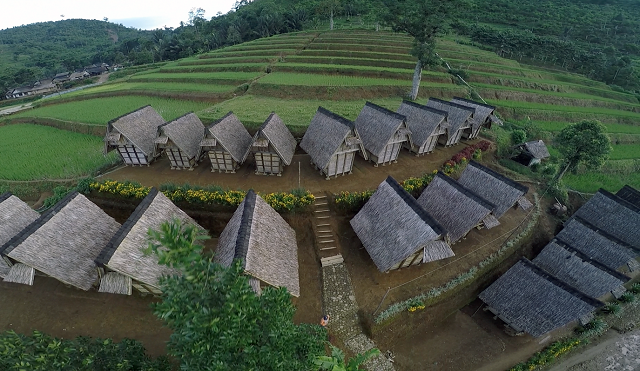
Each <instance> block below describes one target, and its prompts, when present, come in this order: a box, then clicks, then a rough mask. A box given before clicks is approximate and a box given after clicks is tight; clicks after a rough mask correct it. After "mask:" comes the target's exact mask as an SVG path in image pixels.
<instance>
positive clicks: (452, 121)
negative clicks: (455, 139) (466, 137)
mask: <svg viewBox="0 0 640 371" xmlns="http://www.w3.org/2000/svg"><path fill="white" fill-rule="evenodd" d="M427 107H431V108H435V109H438V110H441V111H445V112H447V113H448V114H449V115H448V116H447V122H449V130H448V132H449V135H452V134H453V133H455V132H456V131H458V130H460V129H462V128H465V127H469V126H471V120H472V117H473V113H474V112H475V109H473V108H471V107H467V106H463V105H461V104H457V103H452V102H447V101H443V100H441V99H438V98H429V100H428V101H427Z"/></svg>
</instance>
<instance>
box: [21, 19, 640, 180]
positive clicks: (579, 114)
mask: <svg viewBox="0 0 640 371" xmlns="http://www.w3.org/2000/svg"><path fill="white" fill-rule="evenodd" d="M469 44H470V42H469V40H467V39H464V38H462V37H450V38H444V39H441V40H439V43H438V52H439V54H440V56H441V57H442V58H443V59H444V60H446V61H447V62H448V63H449V64H450V65H451V66H452V68H454V69H456V70H458V71H460V73H462V74H463V75H464V76H465V80H466V81H467V82H468V83H469V84H470V85H471V86H472V88H469V87H467V86H465V85H463V84H462V83H461V82H459V81H458V79H457V78H455V77H454V76H452V75H450V74H448V73H447V72H446V70H445V69H444V68H441V67H438V68H434V69H432V70H430V71H425V72H424V73H423V78H422V85H421V89H420V95H419V99H418V101H419V102H420V103H424V102H426V100H427V99H428V98H429V97H438V98H444V99H449V98H451V97H453V96H463V97H471V98H474V99H477V98H478V97H482V98H484V99H485V100H486V101H487V102H488V103H489V104H493V105H495V106H496V107H497V112H498V113H499V115H501V116H502V117H503V118H504V119H506V120H508V121H510V122H513V123H515V124H516V125H524V124H526V123H534V124H535V125H537V126H538V127H539V128H540V129H541V130H543V131H547V132H549V133H550V134H546V135H545V137H546V138H548V139H550V138H551V137H552V133H553V132H557V131H559V130H561V129H562V127H564V126H565V125H567V124H568V123H572V122H576V121H579V120H582V119H593V118H596V119H598V120H600V121H602V122H603V123H604V124H605V125H606V127H607V129H608V130H609V132H610V133H611V135H612V137H613V138H614V142H615V143H617V145H616V147H615V148H614V152H613V153H612V156H611V160H610V161H609V162H608V163H607V165H606V166H605V169H604V170H603V171H604V172H605V173H606V172H610V174H614V175H611V176H609V177H608V178H607V179H612V178H613V179H625V181H626V180H628V181H629V182H631V183H633V184H634V185H636V186H640V184H639V183H638V179H636V178H633V177H627V175H628V174H631V173H633V171H635V170H637V169H636V168H635V167H634V166H636V165H634V164H635V162H634V161H636V160H637V159H640V153H639V152H640V151H638V149H639V148H638V145H640V105H639V104H638V100H637V98H636V97H635V96H634V95H631V94H626V93H622V92H618V91H614V90H612V89H611V88H609V87H608V86H607V85H605V84H604V83H600V82H596V81H593V80H590V79H588V78H586V77H584V76H581V75H577V74H570V73H565V72H560V71H555V70H550V69H546V68H539V67H534V66H529V65H524V64H521V63H518V62H516V61H513V60H510V59H504V58H501V57H499V56H497V55H496V54H495V53H492V52H488V51H485V50H480V49H478V48H476V47H474V46H471V45H469ZM410 46H411V38H409V37H407V36H404V35H399V34H394V33H390V32H373V31H364V30H349V31H347V30H344V31H332V32H320V31H317V32H299V33H292V34H283V35H278V36H273V37H270V38H265V39H259V40H255V41H252V42H248V43H243V44H239V45H235V46H232V47H228V48H223V49H219V50H216V51H214V52H211V53H207V54H203V55H200V56H198V57H191V58H187V59H182V60H178V61H173V62H167V63H166V64H164V65H162V66H160V67H158V68H153V69H149V70H145V71H142V72H138V73H134V74H132V75H130V76H126V77H124V78H120V79H116V80H114V81H111V82H109V83H106V84H103V85H101V86H98V87H95V88H91V89H86V90H83V91H79V92H75V93H73V94H69V95H63V96H61V97H57V98H52V99H50V100H48V101H45V102H44V103H46V104H47V105H46V106H42V107H37V108H34V109H31V110H29V111H25V112H22V113H20V114H18V115H16V116H19V117H21V118H23V119H25V118H29V117H34V118H35V117H51V118H56V119H59V120H67V121H78V122H86V123H94V124H106V122H107V121H109V120H110V119H111V118H114V117H117V116H119V115H121V114H122V113H125V112H127V111H130V110H133V109H135V108H137V107H139V106H142V105H144V104H148V103H150V104H152V105H153V106H154V107H155V108H156V109H159V110H160V111H161V113H162V114H163V116H164V117H165V119H171V118H173V117H176V116H178V115H180V114H182V113H185V112H189V111H196V112H197V114H198V115H199V116H200V117H201V118H202V119H203V120H204V121H205V122H211V121H213V120H215V119H217V118H220V117H221V116H223V115H224V114H226V113H227V112H228V111H230V110H232V111H234V112H235V113H236V114H237V115H238V117H239V118H240V119H241V120H242V121H243V122H245V124H247V126H250V127H256V126H258V125H259V124H260V123H261V122H262V121H263V120H264V119H265V118H266V117H267V116H268V114H269V113H270V112H271V111H275V112H277V113H278V114H279V115H281V116H282V118H283V119H284V120H285V122H286V123H287V124H288V125H289V126H290V127H291V128H292V129H293V130H294V131H296V132H297V133H302V131H303V130H304V127H306V125H308V123H309V121H310V120H311V118H312V117H313V115H314V113H315V110H316V109H317V107H318V106H319V105H322V106H325V107H327V108H328V109H331V110H334V111H336V112H337V113H339V114H342V115H344V116H346V117H348V118H350V119H355V117H356V116H357V114H358V112H359V111H360V109H361V108H362V106H363V105H364V102H365V101H366V100H372V101H374V102H376V103H378V104H381V105H383V106H385V107H387V108H389V109H392V110H395V109H396V108H397V107H398V105H399V104H400V102H401V100H402V97H403V96H405V95H406V93H407V92H408V91H409V89H410V85H411V76H412V72H413V67H414V63H415V60H414V59H413V57H411V56H410V55H409V49H410ZM621 161H622V162H621ZM638 161H640V160H638ZM592 175H593V174H583V175H582V177H583V178H584V177H585V176H586V177H588V176H592ZM583 178H580V175H575V176H569V177H567V183H569V185H570V186H572V187H574V188H576V189H579V190H581V191H587V192H588V191H593V190H594V189H597V186H596V184H599V183H596V182H588V181H585V180H584V179H583ZM618 183H620V182H618ZM618 183H616V184H611V182H610V183H609V184H605V185H606V186H607V187H608V188H610V189H612V190H615V188H619V187H618Z"/></svg>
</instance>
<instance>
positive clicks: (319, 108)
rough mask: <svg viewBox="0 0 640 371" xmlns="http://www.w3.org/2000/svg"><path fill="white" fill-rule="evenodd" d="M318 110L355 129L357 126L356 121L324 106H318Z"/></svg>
mask: <svg viewBox="0 0 640 371" xmlns="http://www.w3.org/2000/svg"><path fill="white" fill-rule="evenodd" d="M318 112H320V113H321V114H323V115H325V116H328V117H330V118H332V119H334V120H336V121H338V122H340V123H341V124H343V125H345V126H348V127H349V128H350V129H353V128H354V127H355V123H354V122H353V121H351V120H349V119H347V118H346V117H343V116H340V115H338V114H337V113H334V112H331V111H329V110H328V109H326V108H324V107H322V106H318Z"/></svg>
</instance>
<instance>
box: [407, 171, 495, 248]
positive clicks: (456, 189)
mask: <svg viewBox="0 0 640 371" xmlns="http://www.w3.org/2000/svg"><path fill="white" fill-rule="evenodd" d="M418 204H420V206H422V208H423V209H425V210H426V211H427V212H428V213H429V214H430V215H432V216H433V218H434V219H435V220H437V221H438V223H440V224H441V225H442V226H443V227H444V228H445V229H446V230H447V231H448V232H449V238H451V241H452V242H455V241H457V240H459V239H460V238H462V237H463V236H464V235H466V234H467V232H469V231H470V230H471V229H472V228H473V227H475V226H477V225H478V224H479V223H480V222H481V221H482V220H483V219H485V218H486V217H487V216H488V215H489V214H491V212H492V211H493V210H494V209H495V205H494V204H492V203H491V202H489V201H487V200H485V199H484V198H482V197H481V196H479V195H478V194H476V193H475V192H473V191H470V190H469V189H467V188H465V187H463V186H462V185H461V184H460V183H458V182H456V181H455V180H453V179H451V178H450V177H448V176H446V175H444V174H443V173H442V172H438V174H436V176H435V177H434V178H433V180H432V181H431V183H429V185H428V186H427V188H425V190H424V191H423V192H422V194H421V195H420V197H419V198H418Z"/></svg>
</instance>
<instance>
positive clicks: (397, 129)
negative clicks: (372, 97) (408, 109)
mask: <svg viewBox="0 0 640 371" xmlns="http://www.w3.org/2000/svg"><path fill="white" fill-rule="evenodd" d="M355 125H356V130H357V131H358V133H359V134H360V138H361V139H362V143H363V145H364V148H365V149H366V150H367V152H368V157H369V159H370V160H371V161H373V163H374V164H375V165H376V166H378V165H379V164H383V165H384V164H387V163H391V162H392V161H396V160H397V159H398V154H399V153H400V148H402V146H403V144H404V143H405V142H409V141H411V130H409V129H408V128H407V123H406V117H404V116H403V115H401V114H399V113H395V112H393V111H390V110H388V109H386V108H383V107H380V106H378V105H376V104H373V103H371V102H367V103H366V104H365V105H364V107H363V108H362V110H361V111H360V114H359V115H358V117H357V118H356V121H355Z"/></svg>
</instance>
